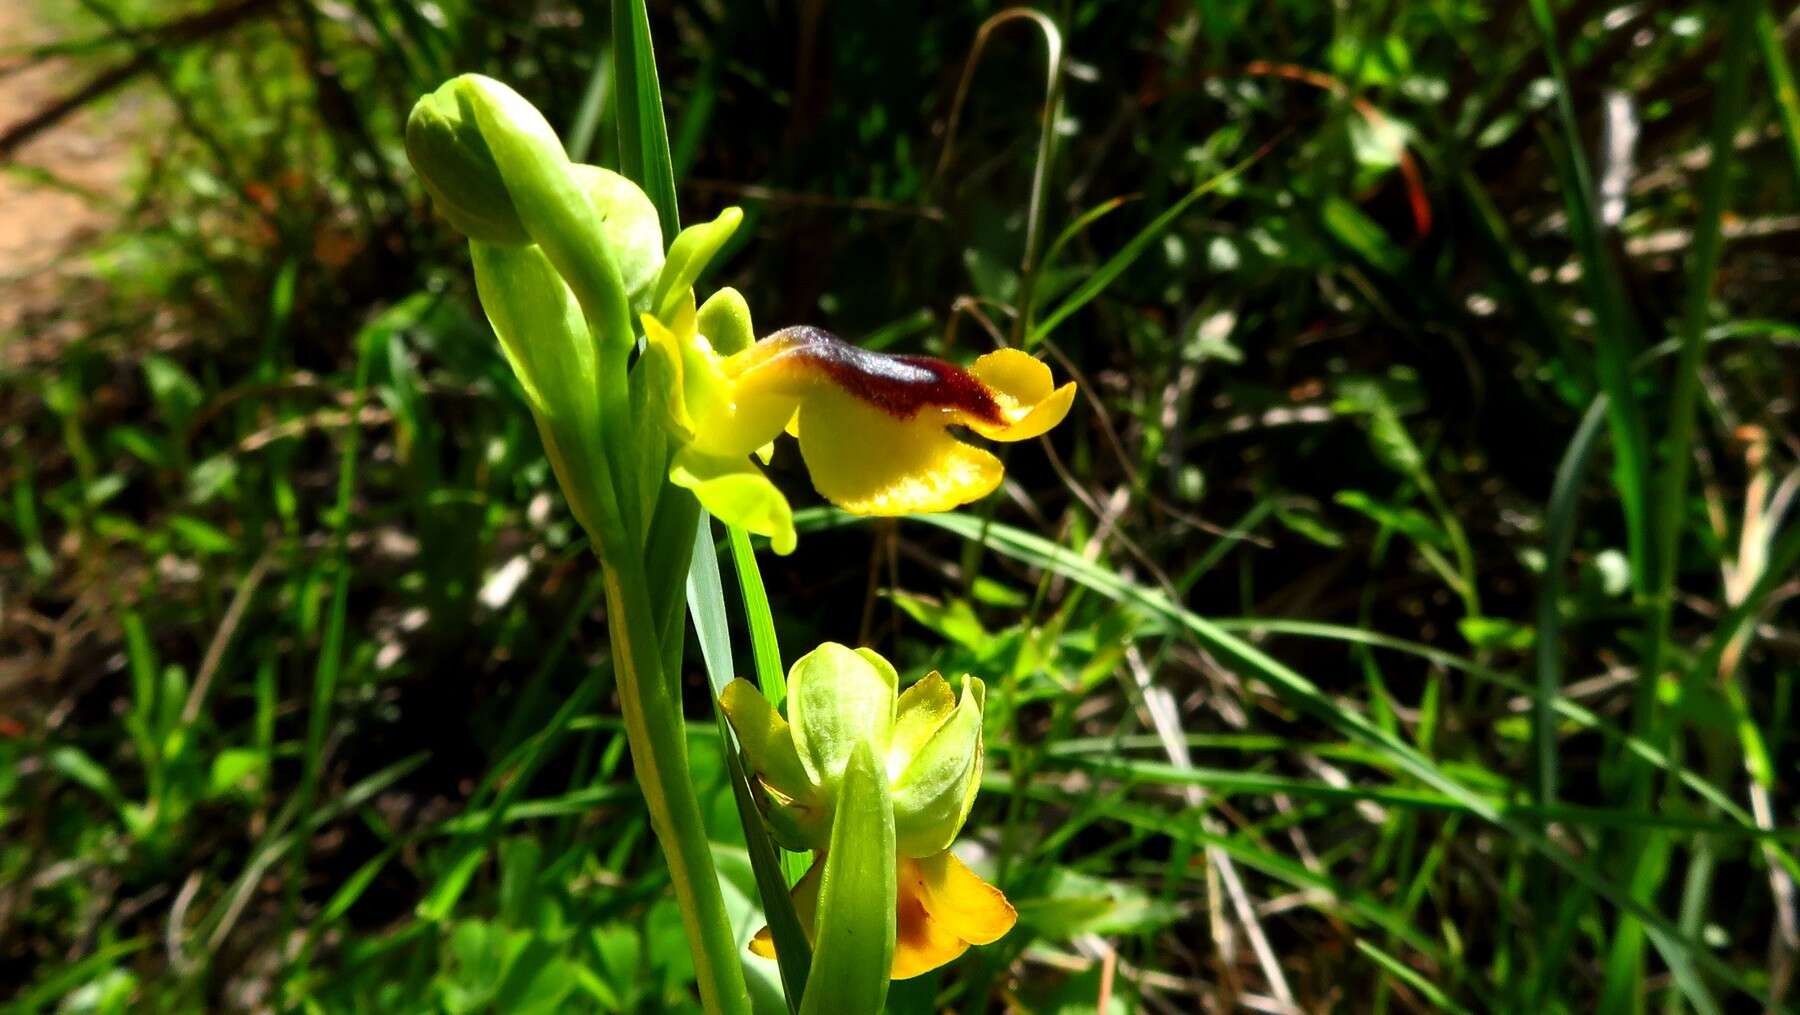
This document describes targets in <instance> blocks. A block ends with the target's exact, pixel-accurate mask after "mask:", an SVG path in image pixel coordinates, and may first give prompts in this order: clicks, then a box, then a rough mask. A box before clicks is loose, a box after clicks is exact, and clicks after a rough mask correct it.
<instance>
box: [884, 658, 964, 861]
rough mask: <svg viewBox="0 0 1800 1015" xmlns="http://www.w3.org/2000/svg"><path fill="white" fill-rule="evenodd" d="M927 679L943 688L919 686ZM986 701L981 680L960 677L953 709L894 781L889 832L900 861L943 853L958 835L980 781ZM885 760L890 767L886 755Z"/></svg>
mask: <svg viewBox="0 0 1800 1015" xmlns="http://www.w3.org/2000/svg"><path fill="white" fill-rule="evenodd" d="M933 678H936V679H937V682H938V683H939V684H942V683H943V678H941V677H938V676H937V675H936V674H932V676H931V677H927V678H926V680H924V681H920V683H921V684H923V683H926V682H927V681H930V680H932V679H933ZM915 686H917V685H915ZM945 690H946V691H947V690H948V688H947V687H946V689H945ZM909 691H910V689H909ZM926 693H927V694H931V693H932V692H931V691H929V690H928V691H927V692H926ZM986 700H987V693H986V688H985V687H984V686H983V685H982V683H981V681H979V680H976V679H975V678H973V677H969V676H964V677H963V693H962V700H961V701H959V702H958V703H957V705H956V709H955V710H954V711H952V712H951V713H950V715H949V717H948V718H946V719H944V720H943V722H942V723H940V724H939V725H938V726H937V728H936V729H935V730H933V731H932V733H931V734H930V736H929V737H928V738H926V739H925V740H924V741H923V743H921V744H920V745H919V747H918V749H917V751H916V752H915V753H913V755H912V757H911V759H910V760H908V761H907V763H906V767H905V768H904V769H902V770H901V772H900V773H899V775H898V776H897V777H896V778H895V779H894V782H893V794H894V827H895V829H896V831H897V832H898V834H899V837H900V844H899V849H900V853H901V855H902V856H908V857H914V858H918V857H924V856H930V855H932V854H933V853H940V852H943V851H944V850H946V849H949V848H950V844H951V843H952V842H954V841H956V833H957V832H959V831H961V830H962V826H963V821H964V820H965V819H966V818H967V817H968V814H969V805H970V804H972V803H973V802H974V787H975V786H976V785H977V784H978V783H979V782H980V781H981V760H982V759H981V722H982V709H983V706H984V705H985V704H986ZM927 718H929V717H927ZM889 758H890V761H889V764H890V765H891V764H892V763H893V762H892V758H893V752H891V751H890V754H889Z"/></svg>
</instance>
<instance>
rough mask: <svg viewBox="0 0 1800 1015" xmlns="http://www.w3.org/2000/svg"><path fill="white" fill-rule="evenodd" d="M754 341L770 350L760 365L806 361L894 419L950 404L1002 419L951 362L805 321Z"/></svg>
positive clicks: (989, 419)
mask: <svg viewBox="0 0 1800 1015" xmlns="http://www.w3.org/2000/svg"><path fill="white" fill-rule="evenodd" d="M757 344H758V345H759V346H764V345H767V346H768V347H770V348H772V349H773V350H774V351H773V352H771V353H767V354H765V355H768V357H769V358H768V359H766V360H764V361H763V363H762V364H759V365H767V366H773V365H775V364H777V363H781V362H783V361H789V360H791V361H794V362H795V363H796V365H803V366H805V367H810V368H812V369H814V370H817V371H818V372H820V373H821V374H823V375H825V376H826V377H827V378H829V379H830V381H831V382H832V383H833V384H834V385H836V386H837V387H838V388H840V389H842V390H843V391H844V392H846V393H847V394H850V395H853V396H855V397H856V398H858V399H860V400H862V401H864V402H867V403H868V404H870V405H872V406H875V407H876V408H878V409H880V410H881V411H883V412H885V413H887V414H888V415H890V416H893V417H895V418H896V419H911V418H912V417H914V416H916V415H918V414H919V413H920V412H921V411H923V410H926V409H950V410H955V411H960V412H964V413H967V414H969V415H970V416H972V417H974V418H976V419H979V420H981V421H983V422H986V423H992V424H995V425H1002V424H1004V423H1005V422H1006V417H1005V415H1004V414H1003V413H1002V412H1001V409H1000V405H999V403H998V402H996V401H995V400H994V396H993V395H992V394H991V393H989V391H988V389H987V386H986V385H984V384H982V383H981V381H979V380H977V379H976V378H975V376H974V375H973V374H971V373H969V372H968V371H967V370H964V369H963V368H962V367H959V366H956V365H955V364H953V363H946V362H944V361H942V360H937V359H931V358H929V357H925V356H896V355H892V354H889V353H882V352H875V351H873V350H870V349H864V348H861V347H859V346H855V345H851V344H850V343H848V342H846V341H844V340H843V339H841V338H839V337H837V336H836V335H833V334H832V333H831V332H829V331H826V330H824V329H823V328H815V327H812V326H810V325H797V326H795V327H790V328H783V329H781V330H780V331H776V332H773V333H771V334H769V335H768V336H767V337H765V338H764V339H763V340H762V342H759V343H757ZM752 369H754V368H752Z"/></svg>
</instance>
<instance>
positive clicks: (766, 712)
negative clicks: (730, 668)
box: [719, 680, 831, 852]
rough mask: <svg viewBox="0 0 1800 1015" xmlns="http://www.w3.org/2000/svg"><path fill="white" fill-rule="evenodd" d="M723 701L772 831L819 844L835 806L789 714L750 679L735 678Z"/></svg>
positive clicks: (789, 842)
mask: <svg viewBox="0 0 1800 1015" xmlns="http://www.w3.org/2000/svg"><path fill="white" fill-rule="evenodd" d="M719 707H720V708H721V709H722V710H724V712H725V718H726V720H727V721H729V722H730V723H731V728H732V729H733V730H735V731H736V732H737V738H738V744H739V746H740V747H742V749H743V753H744V760H745V761H746V762H747V763H748V764H749V767H750V773H751V775H753V776H754V777H755V778H754V779H753V780H752V781H751V789H752V790H754V791H755V792H756V796H757V804H758V806H759V808H760V809H761V811H762V813H763V816H764V817H765V818H767V819H768V824H769V832H770V834H771V835H772V836H773V837H774V838H775V841H776V842H779V843H780V844H781V846H782V848H784V849H791V850H793V851H795V852H804V851H806V850H812V849H820V848H822V847H823V846H824V845H825V844H826V842H827V841H828V838H827V837H828V836H829V834H830V832H831V826H830V824H829V823H828V822H829V821H830V817H831V809H830V808H829V807H828V806H822V804H821V801H820V800H819V799H818V794H817V792H816V791H815V789H814V787H813V784H812V782H811V780H809V779H808V778H807V777H806V769H805V768H804V767H802V766H801V764H800V755H799V754H798V753H796V752H795V750H794V737H793V732H792V730H791V729H790V728H789V727H788V724H787V720H785V719H783V718H782V717H781V714H780V713H779V712H777V711H775V708H774V707H773V706H772V705H770V704H769V699H767V698H765V697H763V693H762V692H761V691H759V690H757V688H756V685H755V684H752V683H750V682H749V681H747V680H733V681H732V682H731V683H729V684H726V685H725V690H724V691H722V692H721V693H720V694H719Z"/></svg>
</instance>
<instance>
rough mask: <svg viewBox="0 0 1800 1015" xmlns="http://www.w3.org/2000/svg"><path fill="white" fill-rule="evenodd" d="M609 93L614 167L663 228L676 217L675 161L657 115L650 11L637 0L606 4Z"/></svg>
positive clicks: (657, 87)
mask: <svg viewBox="0 0 1800 1015" xmlns="http://www.w3.org/2000/svg"><path fill="white" fill-rule="evenodd" d="M612 15H613V16H612V37H613V97H614V101H615V102H616V103H617V105H616V107H615V112H616V116H617V120H618V125H619V172H621V173H624V174H625V175H626V176H628V177H630V178H631V179H633V180H636V181H637V182H638V183H639V184H640V185H641V186H642V187H643V188H644V192H645V193H646V194H648V195H650V203H651V204H652V205H655V206H656V214H657V215H658V217H660V218H661V219H662V223H663V227H664V232H668V231H671V230H673V229H675V228H677V227H678V226H679V225H680V223H681V218H680V214H679V211H678V206H677V204H676V200H675V166H674V164H673V163H672V162H671V161H670V159H669V128H668V126H667V124H666V123H665V121H664V119H663V103H662V86H661V85H660V84H659V83H658V81H657V76H656V52H655V50H654V49H653V48H652V46H651V42H650V14H649V12H648V11H647V10H645V8H644V2H643V0H617V2H615V3H614V4H613V5H612Z"/></svg>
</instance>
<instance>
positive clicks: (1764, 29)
mask: <svg viewBox="0 0 1800 1015" xmlns="http://www.w3.org/2000/svg"><path fill="white" fill-rule="evenodd" d="M1756 45H1757V48H1758V49H1760V50H1762V60H1763V70H1764V72H1766V73H1767V74H1768V75H1769V91H1770V92H1771V93H1773V94H1774V96H1775V112H1776V119H1778V120H1779V121H1780V122H1781V136H1782V139H1783V140H1785V141H1786V142H1787V150H1788V161H1789V162H1790V163H1791V168H1792V169H1793V170H1794V186H1795V195H1796V196H1800V90H1797V89H1796V88H1795V87H1794V71H1793V68H1791V67H1789V66H1788V62H1787V54H1786V53H1784V52H1782V49H1781V26H1780V25H1779V24H1777V23H1776V21H1775V15H1774V14H1771V13H1770V12H1769V8H1768V7H1766V6H1764V5H1762V4H1758V5H1757V11H1756Z"/></svg>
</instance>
